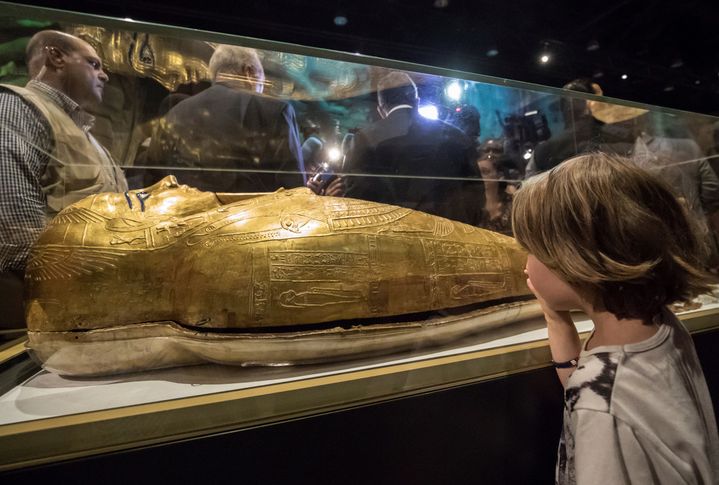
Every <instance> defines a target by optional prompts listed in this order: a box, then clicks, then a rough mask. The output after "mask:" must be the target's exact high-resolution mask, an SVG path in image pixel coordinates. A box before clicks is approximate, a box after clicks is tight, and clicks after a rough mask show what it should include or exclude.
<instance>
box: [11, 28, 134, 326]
mask: <svg viewBox="0 0 719 485" xmlns="http://www.w3.org/2000/svg"><path fill="white" fill-rule="evenodd" d="M26 58H27V66H28V72H29V74H30V78H31V81H30V82H28V84H27V85H26V86H25V87H24V88H23V87H18V86H11V85H2V84H0V294H2V298H0V315H2V318H1V321H0V328H16V327H22V326H23V325H24V320H23V316H22V304H21V301H22V277H23V274H24V271H25V265H26V260H27V256H28V253H29V250H30V246H31V245H32V244H33V242H34V241H35V239H36V238H37V236H38V235H39V234H40V232H41V231H42V230H43V228H44V227H45V225H46V224H47V223H48V222H49V220H50V219H51V218H52V217H53V216H55V215H56V214H57V213H58V212H60V211H61V210H62V209H63V208H64V207H66V206H68V205H70V204H72V203H74V202H77V201H78V200H80V199H83V198H84V197H86V196H88V195H92V194H95V193H99V192H109V191H112V192H116V191H120V192H122V191H125V190H127V182H126V180H125V176H124V174H123V172H122V170H121V169H120V168H119V167H118V166H117V165H116V164H115V162H114V161H113V160H112V157H111V156H110V153H109V152H108V151H107V150H106V149H105V148H104V147H103V146H102V145H100V143H98V141H97V140H96V139H95V138H94V137H93V136H92V134H91V133H90V129H91V128H92V125H93V121H94V118H93V117H92V116H91V115H90V114H89V113H88V112H87V109H89V108H91V107H92V106H95V105H97V104H99V103H100V102H101V101H102V94H103V89H104V86H105V83H106V82H107V80H108V77H107V74H105V72H104V71H103V70H102V61H101V60H100V58H99V57H98V55H97V53H96V52H95V49H93V48H92V46H90V45H89V44H88V43H87V42H85V41H83V40H81V39H79V38H77V37H74V36H72V35H69V34H65V33H63V32H58V31H53V30H46V31H41V32H38V33H37V34H35V35H34V36H33V37H32V39H30V42H29V43H28V46H27V51H26Z"/></svg>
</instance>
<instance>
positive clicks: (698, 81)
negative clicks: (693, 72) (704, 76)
mask: <svg viewBox="0 0 719 485" xmlns="http://www.w3.org/2000/svg"><path fill="white" fill-rule="evenodd" d="M701 83H702V82H701V81H700V80H699V79H697V80H696V81H694V84H696V85H697V86H699V85H700V84H701Z"/></svg>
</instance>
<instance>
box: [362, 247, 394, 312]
mask: <svg viewBox="0 0 719 485" xmlns="http://www.w3.org/2000/svg"><path fill="white" fill-rule="evenodd" d="M379 252H380V250H379V245H378V243H377V236H367V253H368V255H369V275H370V280H369V293H368V301H367V303H368V306H369V311H370V313H373V314H375V313H383V312H385V311H386V310H387V305H388V301H389V291H388V288H387V283H386V282H382V273H381V267H380V261H379V260H380V253H379Z"/></svg>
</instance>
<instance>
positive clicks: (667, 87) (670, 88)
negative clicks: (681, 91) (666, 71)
mask: <svg viewBox="0 0 719 485" xmlns="http://www.w3.org/2000/svg"><path fill="white" fill-rule="evenodd" d="M670 91H674V86H666V87H665V88H664V92H665V93H668V92H670Z"/></svg>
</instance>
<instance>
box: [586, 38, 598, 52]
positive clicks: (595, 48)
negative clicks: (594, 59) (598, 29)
mask: <svg viewBox="0 0 719 485" xmlns="http://www.w3.org/2000/svg"><path fill="white" fill-rule="evenodd" d="M587 50H588V51H589V52H592V51H598V50H599V42H597V40H596V39H592V40H591V41H589V44H587Z"/></svg>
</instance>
